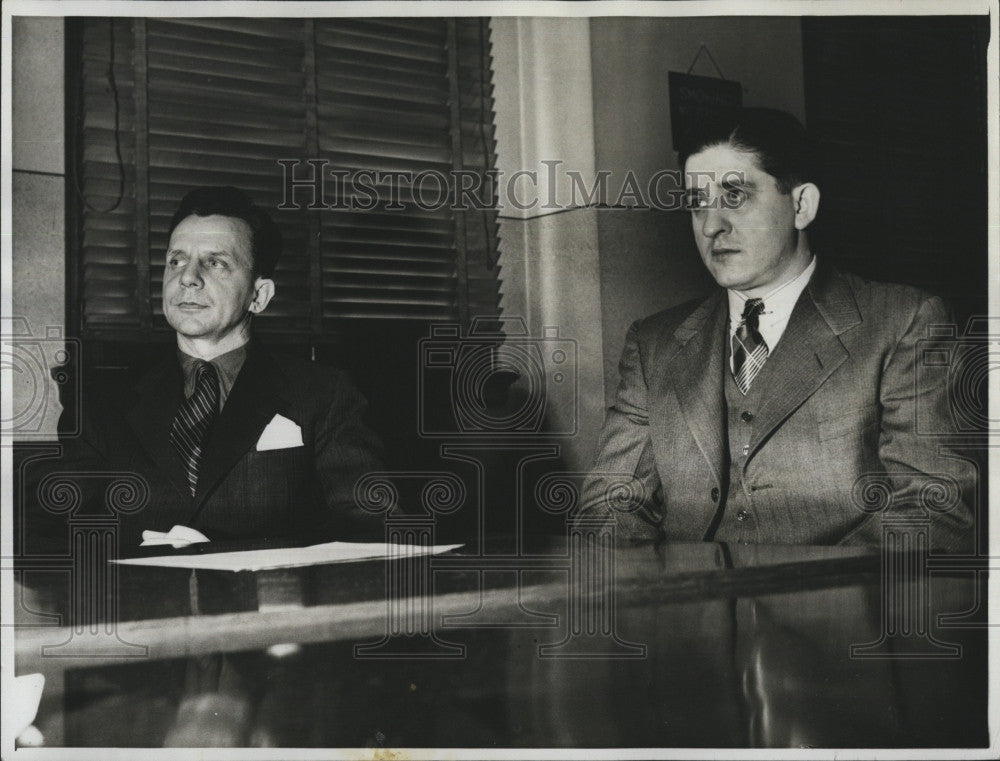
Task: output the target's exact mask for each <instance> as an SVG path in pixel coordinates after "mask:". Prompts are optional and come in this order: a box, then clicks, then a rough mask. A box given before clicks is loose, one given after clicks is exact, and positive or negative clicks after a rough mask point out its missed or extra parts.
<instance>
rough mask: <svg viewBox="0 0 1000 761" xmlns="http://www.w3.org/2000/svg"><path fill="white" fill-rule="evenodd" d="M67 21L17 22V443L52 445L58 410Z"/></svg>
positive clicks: (14, 298) (14, 204) (14, 135)
mask: <svg viewBox="0 0 1000 761" xmlns="http://www.w3.org/2000/svg"><path fill="white" fill-rule="evenodd" d="M63 28H64V25H63V19H62V18H35V17H14V19H13V24H12V32H13V41H12V49H11V54H12V57H13V66H12V72H11V76H12V81H13V87H12V93H11V96H12V103H11V111H12V113H11V117H12V125H11V139H12V142H13V145H12V149H13V164H12V169H13V177H12V186H13V188H12V189H13V194H12V195H13V198H12V199H11V201H12V230H11V233H12V262H11V264H12V268H13V278H12V285H11V288H12V307H11V314H12V315H13V316H14V317H15V318H20V319H18V320H16V322H15V324H14V325H13V326H8V325H4V326H3V327H4V330H5V332H6V331H9V330H11V329H13V330H14V331H15V332H18V333H19V332H20V328H21V326H25V325H26V326H27V329H28V330H29V331H30V336H21V335H19V336H18V338H17V341H18V342H19V343H20V348H19V349H17V350H16V351H15V353H14V354H12V355H11V356H12V357H13V360H12V362H13V364H14V372H13V394H12V397H13V412H14V420H15V427H16V428H17V429H18V431H20V433H21V434H22V435H21V436H20V438H27V439H38V438H41V439H53V438H55V430H56V422H57V420H58V417H59V412H60V410H61V408H60V406H59V404H58V401H57V396H56V395H57V390H56V386H55V384H54V382H53V381H52V380H51V378H50V377H49V375H48V372H47V371H48V368H49V367H51V366H53V365H55V364H57V363H58V359H59V351H60V350H61V349H62V348H63V342H62V340H61V339H60V336H62V335H64V334H65V327H66V326H65V304H66V291H65V287H66V283H65V269H66V236H65V230H64V219H65V187H66V179H65V167H64V152H63V133H64V121H63V120H64V105H63V104H64V89H65V88H64V84H63V80H64V73H63V50H64V43H63V39H64V32H63Z"/></svg>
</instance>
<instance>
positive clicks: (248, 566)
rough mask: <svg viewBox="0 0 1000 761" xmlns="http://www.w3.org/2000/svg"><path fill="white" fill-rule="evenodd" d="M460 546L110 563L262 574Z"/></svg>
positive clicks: (334, 547)
mask: <svg viewBox="0 0 1000 761" xmlns="http://www.w3.org/2000/svg"><path fill="white" fill-rule="evenodd" d="M461 546H462V545H461V544H438V545H434V546H430V547H421V546H418V545H413V544H387V543H385V542H328V543H326V544H314V545H312V546H311V547H278V548H271V549H266V550H241V551H239V552H211V553H205V554H202V555H158V556H156V557H150V558H126V559H122V560H114V561H112V562H115V563H120V564H122V565H143V566H159V567H161V568H197V569H204V570H210V571H266V570H269V569H272V568H297V567H300V566H307V565H324V564H326V563H350V562H353V561H358V560H377V559H379V558H401V557H413V556H416V555H438V554H440V553H442V552H448V551H449V550H454V549H456V548H458V547H461Z"/></svg>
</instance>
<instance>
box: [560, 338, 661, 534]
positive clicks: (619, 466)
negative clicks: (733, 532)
mask: <svg viewBox="0 0 1000 761" xmlns="http://www.w3.org/2000/svg"><path fill="white" fill-rule="evenodd" d="M618 373H619V376H620V380H619V383H618V391H617V392H616V397H615V401H614V404H612V406H611V407H610V408H609V409H608V412H607V416H606V417H605V420H604V428H603V429H602V431H601V436H600V439H599V441H598V445H597V454H596V456H595V458H594V465H593V467H592V468H591V470H590V473H589V474H588V476H587V477H586V479H584V482H583V487H582V490H581V499H580V505H579V509H578V512H577V519H578V520H579V519H580V518H593V517H600V518H605V517H613V518H614V520H615V522H616V525H617V527H618V532H619V538H623V539H658V538H660V537H662V535H663V529H662V521H663V500H662V488H661V483H660V477H659V474H658V473H657V470H656V464H655V462H654V460H653V451H652V442H651V440H650V436H649V409H648V403H647V396H648V389H647V387H646V379H645V377H644V374H643V367H642V357H641V353H640V347H639V323H638V322H636V323H633V325H632V326H631V327H630V328H629V331H628V334H627V335H626V337H625V348H624V350H623V351H622V356H621V361H620V362H619V365H618Z"/></svg>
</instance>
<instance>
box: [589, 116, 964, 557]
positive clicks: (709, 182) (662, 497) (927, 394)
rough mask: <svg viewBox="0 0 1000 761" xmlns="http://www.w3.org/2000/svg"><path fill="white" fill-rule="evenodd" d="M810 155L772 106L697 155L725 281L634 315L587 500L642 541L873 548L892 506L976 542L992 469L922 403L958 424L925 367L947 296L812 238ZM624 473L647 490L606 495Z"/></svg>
mask: <svg viewBox="0 0 1000 761" xmlns="http://www.w3.org/2000/svg"><path fill="white" fill-rule="evenodd" d="M811 156H812V154H811V151H810V149H809V144H808V139H807V136H806V133H805V130H804V129H803V127H802V126H801V124H799V122H798V121H797V120H796V119H795V118H794V117H792V116H791V115H789V114H784V113H782V112H777V111H772V110H766V109H744V110H742V111H740V112H739V113H738V114H736V115H731V116H728V117H725V118H720V119H719V120H718V122H715V123H712V124H706V125H705V131H704V133H703V134H702V135H701V136H700V138H699V139H698V140H697V141H696V142H694V143H693V144H692V145H691V148H690V150H689V151H685V152H683V153H682V155H681V166H682V167H683V169H684V171H685V183H686V190H687V193H688V199H689V208H690V212H691V219H692V227H693V231H694V237H695V241H696V243H697V247H698V250H699V252H700V254H701V258H702V260H703V262H704V264H705V266H706V267H707V268H708V270H709V272H710V273H711V275H712V277H713V278H714V279H715V280H716V282H717V283H718V285H719V286H721V288H720V289H718V290H717V291H715V292H714V293H712V294H711V295H710V296H709V297H708V298H707V299H704V300H699V301H697V302H692V303H687V304H683V305H681V306H678V307H675V308H673V309H668V310H666V311H663V312H660V313H659V314H655V315H653V316H651V317H648V318H646V319H643V320H639V321H637V322H635V323H634V324H633V325H632V326H631V328H630V329H629V331H628V335H627V338H626V342H625V349H624V352H623V354H622V358H621V364H620V374H621V378H620V384H619V387H618V391H617V397H616V400H615V402H614V404H613V406H612V407H611V408H610V409H609V411H608V414H607V418H606V421H605V425H604V429H603V432H602V434H601V438H600V442H599V446H598V454H597V457H596V462H595V465H594V468H593V471H594V472H593V475H592V477H591V478H590V479H589V480H588V482H587V484H586V485H585V489H584V497H583V502H582V503H581V506H582V511H583V513H584V514H588V513H590V514H593V513H597V514H601V513H607V512H608V511H610V512H612V513H614V515H615V516H616V519H617V521H618V526H619V530H620V533H621V534H623V535H625V536H627V537H665V538H668V539H672V540H717V541H731V542H742V543H803V544H835V543H847V544H867V545H877V544H879V543H880V542H881V541H882V529H881V521H882V520H883V519H884V518H885V517H886V516H896V517H899V516H912V517H915V518H920V519H922V518H923V517H927V518H929V519H930V520H931V522H932V526H931V529H932V531H931V541H932V543H933V544H934V545H936V546H939V547H943V548H949V549H962V548H967V547H969V546H970V544H971V533H972V532H971V530H970V528H971V524H972V521H973V511H972V504H973V503H974V497H975V484H976V469H975V465H974V463H973V462H971V461H970V460H969V459H967V458H965V457H964V456H963V455H961V454H958V453H957V452H952V451H949V450H948V449H947V448H945V447H942V446H941V439H940V437H935V436H927V435H920V434H918V432H917V430H916V421H917V416H918V414H919V415H921V420H922V422H923V425H924V426H925V427H924V428H923V430H927V431H931V432H948V431H952V430H954V424H953V423H952V418H951V416H950V412H949V406H948V405H949V401H948V388H947V385H946V383H944V382H941V379H942V378H943V376H942V375H940V374H939V376H938V377H937V378H936V379H935V380H934V381H933V382H927V379H926V378H920V379H919V380H920V382H918V373H917V362H918V361H919V359H918V356H917V352H916V349H917V345H918V344H917V342H918V341H920V340H921V339H927V336H928V327H929V326H931V325H935V324H941V323H947V322H948V315H947V312H946V310H945V307H944V305H943V304H942V302H941V300H940V299H938V298H936V297H933V296H930V295H928V294H926V293H923V292H920V291H918V290H917V289H915V288H910V287H906V286H902V285H892V284H884V283H874V282H868V281H866V280H863V279H861V278H858V277H855V276H853V275H849V274H845V273H841V272H838V271H837V270H836V269H835V268H834V267H833V266H831V264H830V263H829V262H828V261H826V260H824V259H822V258H818V257H817V256H815V255H814V254H813V252H812V250H811V249H810V246H809V240H808V237H807V234H806V228H807V227H808V226H809V224H810V223H811V222H812V221H813V219H814V218H815V217H816V214H817V210H818V208H819V200H820V191H819V187H818V186H817V184H816V182H815V175H814V173H813V170H812V168H811V161H810V159H811ZM602 474H603V475H602ZM611 474H618V476H619V477H620V476H621V475H625V476H627V477H631V478H632V479H634V480H633V483H632V487H633V494H632V497H631V500H632V501H631V502H630V503H626V504H616V503H614V499H609V498H608V496H607V495H608V494H612V493H613V492H614V490H611V492H609V491H608V485H609V481H608V477H609V475H611ZM611 477H614V476H611ZM618 496H619V497H620V496H621V492H618Z"/></svg>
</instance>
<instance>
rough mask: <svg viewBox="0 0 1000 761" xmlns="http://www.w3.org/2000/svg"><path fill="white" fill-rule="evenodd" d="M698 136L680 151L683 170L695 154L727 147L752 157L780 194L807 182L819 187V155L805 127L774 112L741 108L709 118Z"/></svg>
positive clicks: (781, 112) (774, 110)
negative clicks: (776, 183) (774, 182)
mask: <svg viewBox="0 0 1000 761" xmlns="http://www.w3.org/2000/svg"><path fill="white" fill-rule="evenodd" d="M699 126H700V129H699V131H698V132H697V134H696V135H693V136H692V137H691V139H690V140H689V141H688V142H687V143H686V144H685V145H684V146H682V147H681V148H680V149H679V150H678V154H679V156H678V158H679V160H680V166H681V169H682V170H683V169H684V165H685V164H686V163H687V160H688V159H689V158H690V157H691V156H692V155H694V154H695V153H700V152H701V151H703V150H705V149H706V148H711V147H713V146H716V145H728V146H729V147H731V148H733V149H735V150H738V151H745V152H747V153H752V154H753V155H754V156H755V157H756V159H757V164H758V165H759V166H760V168H761V169H763V170H764V171H765V172H767V173H768V174H769V175H771V176H772V177H774V179H775V180H777V182H778V190H780V191H781V192H782V193H790V192H791V191H792V188H794V187H796V186H797V185H801V184H802V183H804V182H816V183H817V184H818V177H817V170H816V163H815V156H816V151H815V149H814V147H813V145H812V143H811V141H810V139H809V135H808V133H807V132H806V129H805V127H803V126H802V123H801V122H800V121H799V120H798V119H796V118H795V117H794V116H792V115H791V114H789V113H786V112H785V111H778V110H777V109H774V108H740V109H734V110H731V111H726V112H719V113H716V114H715V115H713V116H712V117H709V118H707V119H706V120H705V121H704V123H703V124H702V125H699Z"/></svg>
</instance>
